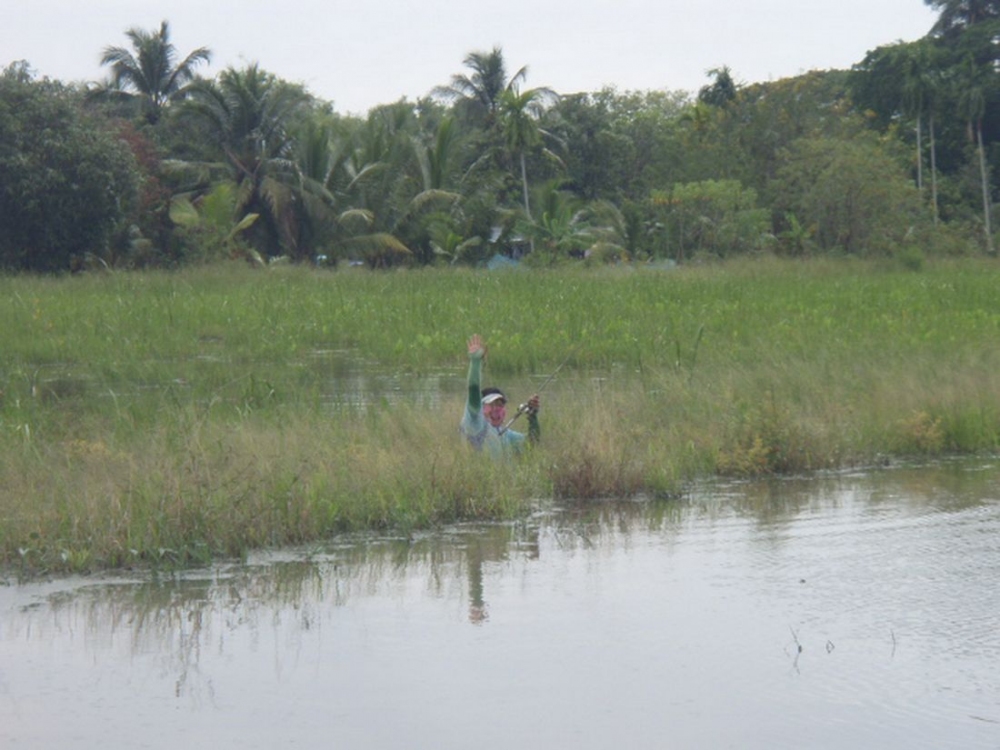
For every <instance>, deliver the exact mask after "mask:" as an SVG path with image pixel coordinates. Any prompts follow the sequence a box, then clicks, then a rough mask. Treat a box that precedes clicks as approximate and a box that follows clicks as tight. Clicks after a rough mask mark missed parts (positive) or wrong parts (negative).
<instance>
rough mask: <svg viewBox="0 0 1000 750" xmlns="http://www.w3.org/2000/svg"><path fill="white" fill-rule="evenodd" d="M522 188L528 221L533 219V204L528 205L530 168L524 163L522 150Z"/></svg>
mask: <svg viewBox="0 0 1000 750" xmlns="http://www.w3.org/2000/svg"><path fill="white" fill-rule="evenodd" d="M521 189H522V190H523V191H524V213H526V214H527V215H528V221H532V218H531V206H530V205H528V169H527V167H525V165H524V151H521Z"/></svg>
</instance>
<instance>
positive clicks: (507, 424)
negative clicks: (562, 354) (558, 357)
mask: <svg viewBox="0 0 1000 750" xmlns="http://www.w3.org/2000/svg"><path fill="white" fill-rule="evenodd" d="M578 348H579V345H577V346H575V347H573V349H572V350H571V351H570V353H569V354H567V355H566V359H564V360H563V361H562V362H560V363H559V366H558V367H557V368H556V369H554V370H553V371H552V374H551V375H549V376H548V377H547V378H546V379H545V382H544V383H542V385H541V387H539V389H538V390H537V391H535V395H538V394H539V393H541V392H542V391H544V390H545V386H547V385H548V384H549V383H551V382H552V380H553V379H554V378H555V376H556V375H557V374H558V373H559V371H560V370H561V369H562V368H563V365H565V364H566V363H567V362H569V360H570V358H571V357H572V356H573V355H574V354H576V350H577V349H578ZM530 409H531V407H530V406H528V404H527V403H524V404H521V405H520V406H518V407H517V412H516V413H515V414H514V416H513V417H511V418H510V419H508V420H507V421H506V422H505V423H504V424H503V425H501V426H500V427H499V428H498V429H497V432H499V433H500V434H501V435H503V434H504V433H505V432H507V430H509V429H510V426H511V425H512V424H514V422H516V421H517V418H518V417H520V416H521V415H522V414H527V413H528V411H529V410H530Z"/></svg>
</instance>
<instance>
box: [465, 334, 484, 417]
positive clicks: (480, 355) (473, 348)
mask: <svg viewBox="0 0 1000 750" xmlns="http://www.w3.org/2000/svg"><path fill="white" fill-rule="evenodd" d="M468 348H469V380H468V387H469V396H468V398H469V400H468V407H469V411H470V412H472V413H473V414H478V413H479V410H480V409H482V406H483V403H482V395H481V385H480V383H481V380H482V372H483V360H484V359H485V358H486V345H485V344H484V343H483V339H482V337H480V335H479V334H478V333H475V334H473V335H472V337H471V338H470V339H469V344H468Z"/></svg>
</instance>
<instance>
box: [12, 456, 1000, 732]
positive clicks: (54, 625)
mask: <svg viewBox="0 0 1000 750" xmlns="http://www.w3.org/2000/svg"><path fill="white" fill-rule="evenodd" d="M998 580H1000V462H998V461H988V460H980V461H971V462H970V461H956V462H944V463H940V464H935V465H932V466H922V467H895V468H887V469H884V470H877V471H865V472H858V473H840V474H832V475H828V476H822V477H814V478H809V479H786V480H781V481H771V482H763V483H760V482H756V483H710V484H705V485H702V486H699V487H694V488H691V489H690V490H689V491H688V492H687V493H685V494H684V496H682V497H680V498H677V499H674V500H669V501H656V502H651V501H650V502H644V501H635V502H629V503H610V502H608V503H588V504H585V505H580V504H568V505H567V506H566V507H552V506H549V505H545V504H543V505H540V506H539V508H538V511H537V512H536V513H535V514H534V515H532V516H531V517H529V518H526V519H523V520H521V521H518V522H516V523H508V524H495V525H485V526H478V525H477V526H455V527H450V528H446V529H441V530H437V531H434V532H433V533H426V534H422V535H419V536H415V537H413V538H406V539H372V538H350V539H337V540H331V541H329V542H328V543H324V544H317V545H314V546H311V547H309V548H304V549H294V550H281V551H272V552H269V553H266V554H260V555H255V556H254V557H252V558H251V559H249V560H248V561H246V562H245V563H244V564H239V565H236V564H227V565H220V566H217V567H213V568H211V569H206V570H196V571H189V572H186V573H184V574H180V575H160V576H152V575H149V574H143V575H135V576H116V577H101V578H84V579H72V580H56V581H45V582H32V583H18V582H17V581H15V580H8V581H7V582H6V584H5V585H2V586H0V747H3V748H60V750H72V749H74V748H107V747H117V748H176V747H188V748H200V747H211V748H277V747H282V748H286V747H303V748H318V747H323V748H327V747H338V748H428V749H430V748H434V749H435V750H439V749H442V748H468V747H476V748H512V747H520V748H563V747H573V748H608V747H615V746H619V747H628V748H726V747H732V748H769V749H773V748H907V749H908V750H912V749H913V748H1000V597H998Z"/></svg>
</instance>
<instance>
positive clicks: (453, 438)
mask: <svg viewBox="0 0 1000 750" xmlns="http://www.w3.org/2000/svg"><path fill="white" fill-rule="evenodd" d="M998 280H1000V274H998V271H997V269H996V268H995V267H994V266H992V265H990V264H988V263H985V262H983V263H980V262H973V261H968V262H965V263H962V264H928V265H926V266H925V267H924V269H923V270H922V271H921V272H919V273H914V272H911V271H906V270H904V269H899V268H892V267H880V266H876V265H871V264H861V263H853V262H841V263H833V262H811V263H781V262H772V261H763V262H756V263H741V264H729V265H725V266H718V267H700V268H683V269H678V270H675V271H671V272H657V271H645V270H636V269H626V268H620V269H598V270H565V269H564V270H558V271H546V272H539V271H531V272H526V271H508V272H500V273H484V272H473V271H468V270H423V271H402V272H396V273H387V274H371V273H367V272H355V271H340V272H334V273H329V272H317V271H309V270H306V269H296V268H293V269H281V270H276V271H271V272H265V273H260V272H252V271H250V270H246V269H242V268H235V267H232V268H230V267H219V268H209V269H199V270H187V271H184V272H181V273H148V274H112V275H106V276H97V275H95V276H83V277H75V278H58V279H51V278H32V277H14V278H2V279H0V316H2V317H0V320H2V321H3V322H4V325H2V326H0V350H2V351H3V360H2V363H0V479H2V487H0V560H2V562H3V563H4V564H6V565H14V566H21V567H23V568H25V569H27V570H86V569H93V568H100V567H109V566H110V567H122V566H129V565H133V564H149V563H170V564H184V563H190V562H195V561H204V560H208V559H211V558H213V557H217V556H220V555H226V556H230V555H239V554H242V553H243V552H245V551H246V550H248V549H251V548H253V547H259V546H267V545H279V544H287V543H293V542H302V541H307V540H311V539H317V538H321V537H324V536H328V535H330V534H334V533H337V532H339V531H345V530H358V529H373V528H378V529H393V530H396V531H399V532H401V533H405V532H408V531H410V530H412V529H415V528H419V527H424V526H427V525H432V524H435V523H439V522H442V521H446V520H454V519H463V518H497V517H514V516H517V515H519V514H523V513H525V512H526V511H527V510H528V509H529V508H531V507H532V506H533V505H534V504H536V503H538V502H544V501H546V500H547V499H550V498H552V497H558V498H565V499H570V498H581V497H605V496H629V495H635V494H646V495H650V496H672V495H673V494H674V493H676V492H677V491H678V489H679V488H681V487H682V486H683V484H684V483H685V482H686V481H688V480H690V479H691V478H694V477H697V476H703V475H707V474H714V473H726V474H734V475H755V474H762V473H775V472H803V471H811V470H815V469H819V468H826V467H838V466H845V465H854V464H865V463H870V462H874V461H882V460H885V459H887V458H892V457H899V456H928V455H936V454H941V453H957V452H983V451H993V450H995V449H996V446H997V444H998V440H1000V375H998V374H997V373H998V372H1000V368H998V365H1000V356H998V345H997V341H998V334H1000V300H998V298H997V295H996V293H995V289H996V286H997V282H998ZM473 332H479V333H481V334H483V336H484V337H485V338H486V340H487V343H488V344H489V346H490V356H489V359H488V363H487V369H488V372H489V377H490V378H491V379H492V380H499V381H502V382H503V383H504V384H505V385H506V386H507V387H508V391H509V392H511V393H512V395H514V397H515V398H516V397H518V396H526V395H527V394H528V393H529V392H530V391H531V390H532V389H533V388H536V387H538V384H539V382H541V381H542V380H544V377H545V375H546V374H547V373H550V372H552V371H553V370H555V369H556V368H557V367H559V366H560V365H561V364H563V363H565V364H564V365H563V367H562V369H561V370H560V371H559V376H558V378H557V379H556V380H555V381H553V383H552V384H551V385H550V386H549V387H548V388H547V389H546V391H545V393H544V394H543V415H542V424H543V442H542V444H541V446H540V447H539V449H538V450H536V451H534V452H532V453H531V454H529V455H527V456H525V457H524V458H523V459H521V460H518V461H511V462H503V463H497V464H493V463H490V462H488V461H484V460H483V459H482V457H481V456H478V455H476V454H473V453H471V452H470V451H468V450H467V449H466V448H465V447H464V446H463V445H462V443H461V441H460V440H459V438H458V435H457V429H456V426H457V422H458V418H459V416H460V413H461V404H462V397H463V393H462V392H461V391H462V388H461V387H455V388H453V389H451V390H448V389H446V391H445V392H443V393H441V394H440V399H439V402H437V406H436V408H429V407H422V406H420V405H418V404H416V403H410V402H407V401H406V400H405V399H401V400H395V401H393V402H391V403H390V402H383V401H379V400H377V399H376V400H375V401H373V402H370V403H365V402H364V400H363V399H362V400H361V402H360V403H355V404H354V405H351V404H352V403H353V402H351V401H350V400H349V399H347V400H343V401H337V400H336V399H334V400H333V401H332V402H331V399H329V398H328V396H329V394H325V393H324V389H325V388H327V387H328V378H327V375H328V373H325V372H323V371H321V370H319V369H317V368H316V367H314V366H312V364H311V363H312V362H313V355H314V354H315V353H316V352H329V351H338V352H343V353H345V354H344V356H347V357H349V358H351V359H352V360H354V361H357V362H362V363H365V366H367V367H370V368H373V369H380V370H386V369H391V370H393V371H396V372H399V373H404V374H416V375H420V374H433V373H442V372H447V373H453V374H455V375H456V378H455V379H454V380H453V381H450V382H458V383H460V382H461V375H462V374H463V373H464V371H465V366H466V362H465V356H464V348H465V347H464V342H465V339H466V338H467V336H468V335H469V334H471V333H473Z"/></svg>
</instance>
